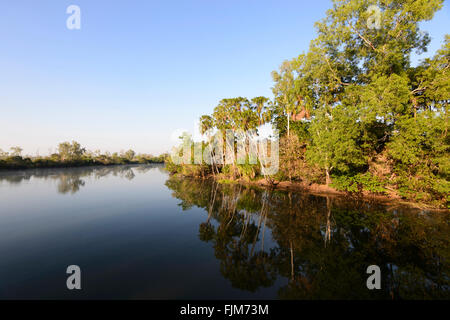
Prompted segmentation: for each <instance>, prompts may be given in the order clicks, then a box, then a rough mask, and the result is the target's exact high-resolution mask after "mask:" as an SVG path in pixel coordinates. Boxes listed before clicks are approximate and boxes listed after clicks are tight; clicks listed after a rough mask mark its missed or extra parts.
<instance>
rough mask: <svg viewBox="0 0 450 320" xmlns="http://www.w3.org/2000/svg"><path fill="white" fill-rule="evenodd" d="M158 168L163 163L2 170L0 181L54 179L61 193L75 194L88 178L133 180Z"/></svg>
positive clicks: (13, 182) (19, 182) (16, 181)
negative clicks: (110, 177)
mask: <svg viewBox="0 0 450 320" xmlns="http://www.w3.org/2000/svg"><path fill="white" fill-rule="evenodd" d="M154 168H157V169H159V170H160V171H163V170H164V169H163V166H161V165H120V166H108V167H104V166H102V167H79V168H61V169H36V170H22V171H0V183H2V182H5V183H9V184H11V185H20V184H21V183H23V182H26V181H30V180H31V179H43V180H53V181H56V182H57V190H58V192H59V193H61V194H75V193H77V192H78V191H79V190H80V189H81V188H82V187H84V186H85V185H86V179H88V178H93V179H97V180H98V179H101V178H105V177H108V176H115V177H120V178H123V179H126V180H130V181H131V180H133V179H134V178H135V176H136V175H135V172H137V173H140V174H144V173H146V172H148V171H149V170H151V169H154Z"/></svg>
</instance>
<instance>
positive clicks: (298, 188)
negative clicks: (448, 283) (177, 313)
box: [171, 173, 449, 211]
mask: <svg viewBox="0 0 450 320" xmlns="http://www.w3.org/2000/svg"><path fill="white" fill-rule="evenodd" d="M171 175H175V176H178V177H189V178H194V179H200V180H207V179H214V180H216V181H217V182H218V183H220V184H240V185H243V186H252V187H257V188H265V189H275V190H285V191H294V192H307V193H310V194H313V195H319V196H336V197H346V198H348V199H358V200H363V201H368V202H372V201H376V202H378V203H383V204H387V205H390V206H393V207H395V206H408V207H411V208H416V209H422V210H432V211H449V209H446V208H442V207H438V206H433V205H430V204H428V203H421V202H415V201H410V200H408V199H405V198H402V197H401V196H400V195H399V194H398V193H396V192H395V190H388V192H387V194H379V193H372V192H368V191H366V190H363V191H361V192H347V191H340V190H337V189H336V188H333V187H331V186H327V185H324V184H317V183H304V182H293V181H277V180H273V181H269V180H267V179H265V178H255V179H248V178H237V179H230V178H229V177H227V176H225V175H222V174H219V175H212V174H211V175H207V176H204V177H192V176H184V175H182V174H179V173H176V174H171Z"/></svg>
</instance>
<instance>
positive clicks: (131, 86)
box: [0, 0, 450, 155]
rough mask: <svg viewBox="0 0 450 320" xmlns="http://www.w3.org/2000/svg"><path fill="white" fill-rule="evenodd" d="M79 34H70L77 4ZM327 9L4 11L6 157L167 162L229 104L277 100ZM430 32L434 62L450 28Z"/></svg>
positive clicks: (0, 58)
mask: <svg viewBox="0 0 450 320" xmlns="http://www.w3.org/2000/svg"><path fill="white" fill-rule="evenodd" d="M72 4H75V5H78V6H79V7H80V9H81V29H80V30H69V29H67V27H66V20H67V18H68V17H69V14H67V13H66V9H67V7H68V6H69V5H72ZM330 7H331V1H324V0H323V1H315V2H314V3H313V4H312V3H310V2H306V1H282V2H280V1H227V2H212V1H189V2H188V3H187V2H183V1H178V2H176V3H175V1H170V2H169V1H167V2H166V1H164V2H163V3H159V2H153V1H152V2H149V1H133V2H125V1H122V2H120V3H119V2H110V1H95V2H92V1H87V0H71V1H58V2H55V1H49V0H46V1H40V2H39V3H36V2H35V1H24V0H19V1H14V2H8V3H5V2H4V3H1V4H0V11H1V12H2V17H1V19H0V35H1V38H2V49H3V50H0V69H1V70H2V71H1V72H0V85H1V87H2V90H1V91H0V112H1V115H2V116H1V117H0V128H1V130H0V133H1V134H0V148H1V149H3V150H5V151H9V148H10V147H12V146H16V145H17V146H21V147H22V148H23V149H24V151H23V153H24V154H30V155H36V154H37V153H39V154H40V155H45V154H48V153H49V152H54V151H55V150H56V147H57V145H58V143H60V142H63V141H72V140H76V141H78V142H79V143H81V145H82V146H83V147H86V148H87V149H89V150H96V149H100V150H102V151H109V152H119V151H120V150H126V149H129V148H132V149H133V150H135V151H136V152H139V153H151V154H160V153H163V152H166V151H169V150H170V148H171V146H172V145H173V143H174V142H173V136H176V133H179V132H181V131H190V132H192V131H193V130H194V127H195V124H196V121H197V119H198V118H199V117H200V115H202V114H206V113H211V112H212V110H213V108H214V107H215V106H216V105H217V103H218V101H219V100H221V99H222V98H226V97H235V96H244V97H248V98H252V97H254V96H261V95H265V96H268V97H272V92H271V86H272V79H271V75H270V73H271V71H272V70H275V69H277V68H278V66H279V65H280V64H281V63H282V61H283V60H285V59H290V58H292V57H295V56H298V55H299V54H300V53H302V52H305V51H307V50H308V46H309V42H310V40H311V39H313V38H314V36H315V29H314V22H315V21H317V20H319V19H322V18H324V17H325V11H326V10H327V9H328V8H330ZM449 21H450V9H449V4H448V3H444V7H443V9H442V10H440V11H439V12H437V14H436V15H435V17H434V19H433V20H432V21H429V22H426V23H424V24H422V27H423V29H424V30H425V31H428V32H429V33H430V35H431V38H432V42H431V44H430V46H429V51H428V52H427V53H426V54H424V55H422V56H420V57H417V56H415V57H413V62H415V63H417V61H418V58H424V57H429V56H432V55H433V54H434V52H435V51H436V50H437V49H438V48H439V47H440V46H441V44H442V41H443V39H444V35H445V33H446V32H448V30H449V28H445V26H447V27H448V26H449V25H450V23H449Z"/></svg>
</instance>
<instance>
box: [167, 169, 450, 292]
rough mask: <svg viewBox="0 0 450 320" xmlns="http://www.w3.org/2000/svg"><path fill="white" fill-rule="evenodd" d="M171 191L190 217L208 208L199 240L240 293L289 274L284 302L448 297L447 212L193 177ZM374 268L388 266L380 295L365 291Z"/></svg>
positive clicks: (174, 182)
mask: <svg viewBox="0 0 450 320" xmlns="http://www.w3.org/2000/svg"><path fill="white" fill-rule="evenodd" d="M166 186H167V187H168V188H169V189H171V190H172V192H173V197H175V198H177V199H179V200H181V203H180V204H179V205H180V206H181V207H182V208H183V210H188V209H190V208H192V207H194V206H196V207H199V208H203V209H204V211H205V214H206V218H205V221H204V222H203V223H201V224H200V226H199V231H198V237H199V239H200V240H201V241H204V242H207V243H209V244H210V245H211V246H212V247H213V249H214V254H215V257H216V259H218V260H219V261H220V272H221V273H222V275H223V277H225V278H226V279H228V281H230V282H231V284H232V286H233V287H235V288H239V289H242V290H247V291H250V292H254V291H257V290H258V289H260V288H263V287H270V286H273V285H274V283H275V281H276V279H277V278H278V277H282V278H285V279H287V281H286V282H285V283H287V284H285V285H284V286H281V288H280V289H279V290H278V298H281V299H448V298H449V297H450V295H449V288H450V280H449V271H450V268H449V258H450V252H449V249H448V248H449V237H450V228H449V212H424V211H420V210H418V209H411V208H406V207H395V208H394V207H391V208H388V207H387V206H386V205H380V204H376V203H370V202H364V201H361V200H348V199H344V198H341V197H332V196H328V197H322V196H314V195H308V194H303V193H298V192H297V193H294V192H285V191H283V192H282V191H270V190H261V189H256V188H249V187H243V186H241V185H233V184H232V185H223V184H217V183H215V182H213V181H199V180H192V179H186V178H184V179H179V178H175V177H172V178H170V179H168V180H167V181H166ZM268 238H271V240H270V241H269V240H268ZM370 265H378V266H379V267H380V268H381V275H382V277H381V280H382V283H381V290H368V289H367V286H366V281H367V278H368V277H369V274H367V273H366V269H367V267H368V266H370Z"/></svg>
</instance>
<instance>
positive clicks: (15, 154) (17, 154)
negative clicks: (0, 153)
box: [10, 146, 23, 157]
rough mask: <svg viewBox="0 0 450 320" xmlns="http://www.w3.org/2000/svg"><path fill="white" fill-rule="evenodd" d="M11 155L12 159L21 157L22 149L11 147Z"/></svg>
mask: <svg viewBox="0 0 450 320" xmlns="http://www.w3.org/2000/svg"><path fill="white" fill-rule="evenodd" d="M10 150H11V155H12V156H13V157H20V156H21V155H22V151H23V149H22V148H21V147H17V146H16V147H11V149H10Z"/></svg>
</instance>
